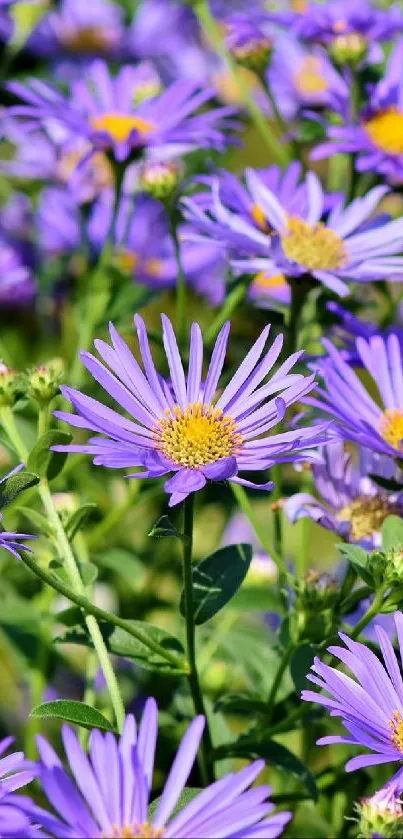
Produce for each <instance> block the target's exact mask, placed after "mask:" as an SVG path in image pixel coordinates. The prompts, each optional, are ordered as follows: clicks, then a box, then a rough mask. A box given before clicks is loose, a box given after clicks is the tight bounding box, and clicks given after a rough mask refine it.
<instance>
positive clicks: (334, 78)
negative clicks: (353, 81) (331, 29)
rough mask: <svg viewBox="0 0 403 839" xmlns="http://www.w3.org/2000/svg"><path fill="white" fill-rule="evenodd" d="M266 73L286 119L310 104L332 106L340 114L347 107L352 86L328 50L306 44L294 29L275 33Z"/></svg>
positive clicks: (296, 114)
mask: <svg viewBox="0 0 403 839" xmlns="http://www.w3.org/2000/svg"><path fill="white" fill-rule="evenodd" d="M266 77H267V83H268V85H269V87H270V88H271V90H272V93H273V96H274V98H275V100H276V102H277V104H278V108H279V110H280V113H281V115H282V117H283V118H284V119H285V120H290V119H294V118H295V117H296V116H298V114H299V113H300V112H301V110H303V109H307V108H310V109H312V108H321V109H322V108H329V109H330V110H332V111H336V112H337V113H341V114H345V113H346V112H347V111H348V107H349V96H350V94H349V87H348V85H347V83H346V81H345V80H344V78H343V77H342V76H341V75H340V73H338V72H337V70H336V69H335V67H334V65H333V64H332V62H331V61H330V59H329V57H328V55H327V53H326V51H325V50H324V49H322V48H321V47H309V48H307V47H305V46H304V45H303V44H301V42H300V41H299V40H298V39H297V38H295V37H294V36H293V34H292V32H287V34H285V33H282V34H279V35H278V36H277V37H276V39H275V46H274V51H273V55H272V59H271V62H270V65H269V67H268V70H267V73H266Z"/></svg>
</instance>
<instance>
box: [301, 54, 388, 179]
mask: <svg viewBox="0 0 403 839" xmlns="http://www.w3.org/2000/svg"><path fill="white" fill-rule="evenodd" d="M402 60H403V40H400V41H399V43H398V44H397V45H396V47H395V49H394V50H393V52H392V54H391V56H390V58H389V61H388V64H387V68H386V72H385V75H384V76H383V78H382V79H381V80H380V81H379V82H378V84H376V85H375V86H373V88H372V89H371V90H370V106H369V107H366V108H365V109H364V110H363V111H361V113H360V115H359V121H358V124H354V123H353V122H352V121H346V124H345V125H337V126H329V127H328V129H327V136H328V140H329V142H325V143H323V144H321V145H319V146H317V147H316V148H315V149H314V151H313V153H312V159H314V160H320V159H321V158H324V157H329V156H331V155H334V154H338V153H339V152H341V153H347V154H354V155H356V162H355V165H356V168H357V171H358V172H367V171H369V172H378V173H379V174H380V175H383V176H384V177H386V178H387V180H388V181H389V182H390V183H401V181H402V179H403V107H402V104H401V103H402V101H403V79H402V74H401V66H402Z"/></svg>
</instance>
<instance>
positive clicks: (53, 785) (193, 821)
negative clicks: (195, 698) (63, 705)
mask: <svg viewBox="0 0 403 839" xmlns="http://www.w3.org/2000/svg"><path fill="white" fill-rule="evenodd" d="M204 723H205V721H204V717H196V718H195V719H194V720H193V722H192V723H191V724H190V726H189V728H188V729H187V731H186V733H185V735H184V737H183V739H182V742H181V744H180V746H179V749H178V751H177V754H176V757H175V759H174V762H173V764H172V768H171V771H170V773H169V775H168V779H167V781H166V784H165V787H164V791H163V793H162V795H161V797H160V799H159V803H158V805H157V807H156V810H155V813H154V814H153V816H152V819H151V821H148V803H149V798H150V792H151V784H152V776H153V768H154V756H155V748H156V740H157V706H156V703H155V700H154V699H148V700H147V703H146V706H145V709H144V712H143V716H142V719H141V723H140V725H139V729H138V732H137V726H136V722H135V719H134V717H133V716H131V715H130V716H128V717H127V718H126V722H125V725H124V729H123V733H122V735H121V737H120V738H119V740H118V741H117V740H116V739H115V737H114V736H113V735H112V734H105V735H104V734H101V732H100V731H96V730H94V731H92V732H91V735H90V741H89V754H88V755H87V754H86V753H85V752H84V750H83V748H82V746H81V745H80V743H79V741H78V739H77V737H76V735H75V734H74V733H73V731H72V730H71V729H70V728H69V727H68V726H63V728H62V736H63V743H64V748H65V752H66V756H67V759H68V762H69V766H70V770H71V774H72V776H73V779H72V778H71V777H70V775H69V774H67V772H66V770H65V769H64V768H63V765H62V763H61V762H60V760H59V758H58V756H57V755H56V753H55V752H54V751H53V749H52V747H51V746H50V745H49V744H48V743H47V742H46V740H45V739H44V738H43V737H39V738H38V748H39V751H40V757H41V760H40V763H39V772H40V779H41V783H42V787H43V790H44V792H45V794H46V796H47V798H48V800H49V802H50V804H51V805H52V807H53V809H54V811H55V815H52V814H50V813H47V812H46V811H45V810H42V809H41V808H39V807H36V806H35V805H33V807H32V808H27V810H29V811H30V814H31V816H32V817H34V818H35V820H36V821H37V823H38V824H39V825H40V826H41V827H42V828H44V830H46V835H48V836H55V837H63V839H70V838H71V839H73V838H74V837H75V836H77V835H79V836H80V837H88V839H97V837H100V839H101V837H103V836H111V837H112V836H116V837H118V836H127V837H129V836H133V837H134V836H138V837H141V836H144V837H162V836H165V837H177V839H179V837H189V839H192V837H198V836H205V837H206V838H207V839H209V837H214V836H222V837H224V839H225V837H239V839H242V837H245V839H246V837H254V836H256V837H258V836H259V837H268V839H272V837H273V839H274V837H276V836H279V834H280V833H281V831H282V829H283V827H284V825H285V824H286V823H287V822H288V821H289V820H290V817H291V814H290V813H277V814H276V815H269V813H271V811H272V809H273V805H272V804H271V803H270V802H269V801H267V797H268V795H269V794H270V792H271V789H270V787H267V786H261V787H254V788H253V789H250V790H249V789H248V787H250V785H251V784H252V783H253V781H254V780H255V779H256V778H257V776H258V775H259V773H260V772H261V770H262V769H263V767H264V761H261V760H257V761H255V762H254V763H252V764H251V765H250V766H248V767H247V768H246V769H242V770H241V771H240V772H236V773H231V774H230V775H227V776H225V777H223V778H221V779H220V780H219V781H216V782H215V783H214V784H211V785H210V786H209V787H207V788H206V789H205V790H203V792H201V793H199V795H197V796H196V797H195V798H194V799H193V800H192V801H191V802H190V803H189V804H187V805H186V806H185V807H184V808H183V809H181V810H180V812H179V813H177V814H176V815H174V816H172V813H173V811H174V810H175V807H176V805H177V803H178V801H179V797H180V795H181V793H182V791H183V789H184V787H185V784H186V781H187V779H188V776H189V774H190V772H191V769H192V766H193V763H194V761H195V758H196V754H197V751H198V748H199V744H200V740H201V736H202V733H203V728H204ZM112 778H113V783H111V782H110V781H111V779H112Z"/></svg>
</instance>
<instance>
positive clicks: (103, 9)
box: [27, 0, 125, 61]
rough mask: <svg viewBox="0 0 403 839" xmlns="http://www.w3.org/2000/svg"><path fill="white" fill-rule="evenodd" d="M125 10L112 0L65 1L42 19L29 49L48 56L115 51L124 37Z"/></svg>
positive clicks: (83, 56) (89, 54)
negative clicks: (110, 0) (111, 0)
mask: <svg viewBox="0 0 403 839" xmlns="http://www.w3.org/2000/svg"><path fill="white" fill-rule="evenodd" d="M124 33H125V30H124V24H123V12H122V9H121V8H120V7H119V6H118V5H116V4H115V3H110V2H109V0H91V3H82V2H81V0H62V3H61V4H60V6H59V7H58V8H57V9H52V10H51V11H49V12H48V13H47V14H46V15H45V16H44V17H43V18H42V20H41V21H40V23H39V24H38V26H37V27H36V29H35V30H34V32H33V33H32V35H31V36H30V39H29V42H28V45H27V46H28V49H30V50H31V51H32V52H35V53H37V54H39V55H43V56H46V57H47V58H57V59H59V58H60V55H63V54H65V55H68V56H71V57H74V60H75V61H77V59H80V58H90V57H94V56H98V55H99V56H102V55H108V56H113V55H115V54H116V52H117V49H118V47H119V45H121V44H122V42H123V38H124Z"/></svg>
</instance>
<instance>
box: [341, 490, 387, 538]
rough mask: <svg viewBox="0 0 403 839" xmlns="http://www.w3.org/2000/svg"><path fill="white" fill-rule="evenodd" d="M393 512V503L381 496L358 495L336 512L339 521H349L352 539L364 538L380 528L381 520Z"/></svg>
mask: <svg viewBox="0 0 403 839" xmlns="http://www.w3.org/2000/svg"><path fill="white" fill-rule="evenodd" d="M393 512H395V508H394V506H393V504H390V503H389V502H388V499H387V498H382V497H381V496H366V495H360V496H359V497H358V498H355V499H354V501H352V502H351V504H347V505H346V506H345V507H343V508H342V509H341V510H339V512H338V514H337V518H338V520H339V521H349V522H350V523H351V536H352V538H353V539H356V540H359V539H366V538H369V537H371V536H373V535H374V533H377V532H378V530H380V529H381V527H382V525H383V522H384V521H385V519H386V518H387V516H390V515H391V513H393Z"/></svg>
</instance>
